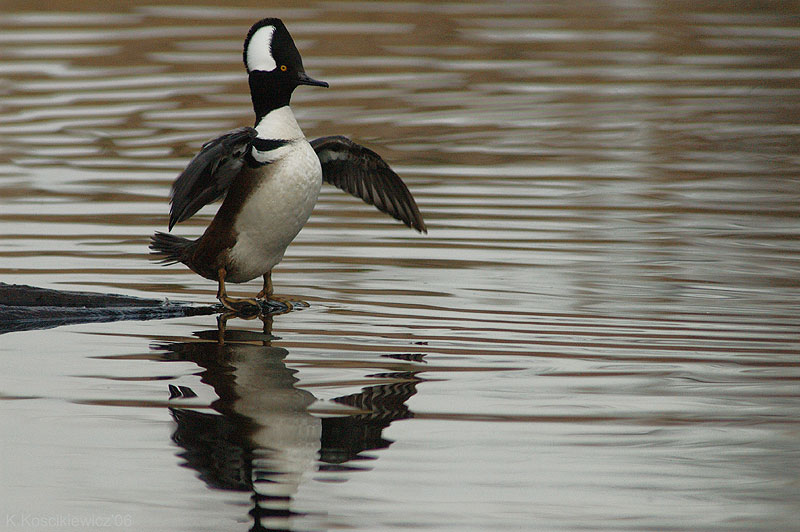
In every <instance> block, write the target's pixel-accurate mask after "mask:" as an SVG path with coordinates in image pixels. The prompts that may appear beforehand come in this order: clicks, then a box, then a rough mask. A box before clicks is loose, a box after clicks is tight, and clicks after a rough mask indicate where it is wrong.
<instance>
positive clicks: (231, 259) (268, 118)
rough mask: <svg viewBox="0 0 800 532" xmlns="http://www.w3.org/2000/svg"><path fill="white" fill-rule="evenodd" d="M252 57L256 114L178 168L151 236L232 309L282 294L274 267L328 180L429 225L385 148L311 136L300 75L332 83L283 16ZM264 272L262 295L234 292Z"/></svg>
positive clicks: (258, 30) (248, 64) (261, 31)
mask: <svg viewBox="0 0 800 532" xmlns="http://www.w3.org/2000/svg"><path fill="white" fill-rule="evenodd" d="M243 60H244V64H245V68H246V71H247V75H248V82H249V86H250V97H251V100H252V104H253V111H254V113H255V124H254V126H253V127H240V128H237V129H234V130H232V131H228V132H227V133H224V134H223V135H221V136H219V137H217V138H214V139H212V140H210V141H208V142H206V143H205V144H203V146H202V147H201V149H200V151H199V152H198V153H197V154H196V155H195V156H194V157H193V158H192V160H191V161H190V162H189V163H188V165H187V166H186V168H185V169H184V170H183V171H182V172H181V173H180V174H179V175H178V177H177V178H176V179H175V182H174V183H173V185H172V189H171V194H170V211H169V224H168V231H167V232H161V231H157V232H156V233H155V234H154V235H153V236H152V237H151V240H150V246H149V248H150V250H151V258H152V259H153V260H155V261H157V262H159V263H160V264H162V265H169V264H177V263H181V264H184V265H185V266H187V267H188V268H189V269H191V270H192V271H193V272H195V273H197V274H199V275H200V276H202V277H204V278H206V279H209V280H212V281H216V282H217V285H218V288H217V299H218V300H219V302H220V303H221V304H222V306H223V307H224V308H225V309H228V310H229V311H234V312H238V311H243V310H244V309H247V308H248V307H254V306H255V307H258V306H259V302H260V301H262V302H263V301H269V300H271V299H272V298H273V284H272V269H273V268H274V267H275V266H276V265H277V264H278V263H280V262H281V260H282V259H283V256H284V253H285V252H286V249H287V247H288V246H289V244H290V243H291V242H292V241H293V240H294V239H295V237H296V236H297V235H298V233H299V232H300V230H301V229H302V228H303V226H304V225H305V224H306V222H307V221H308V219H309V217H310V216H311V213H312V211H313V208H314V205H315V204H316V203H317V199H318V197H319V192H320V190H321V187H322V184H323V182H324V183H328V184H331V185H333V186H334V187H337V188H339V189H341V190H343V191H345V192H348V193H349V194H351V195H353V196H355V197H356V198H360V199H361V200H363V201H364V202H365V203H367V204H369V205H373V206H374V207H376V208H377V209H378V210H379V211H381V212H384V213H386V214H388V215H390V216H392V217H393V218H395V219H397V220H399V221H401V222H403V223H404V224H405V225H406V226H408V227H409V228H412V229H414V230H416V231H418V232H420V233H427V227H426V225H425V221H424V220H423V217H422V214H421V213H420V211H419V208H418V206H417V203H416V201H415V200H414V197H413V196H412V195H411V192H410V191H409V189H408V187H407V186H406V184H405V183H404V182H403V181H402V179H401V178H400V177H399V176H398V175H397V173H395V172H394V170H392V169H391V167H390V166H389V164H388V163H386V161H384V160H383V158H381V157H380V155H378V154H377V153H375V152H374V151H372V150H371V149H369V148H367V147H365V146H362V145H360V144H357V143H356V142H353V141H352V140H350V139H348V138H347V137H344V136H341V135H333V136H325V137H320V138H317V139H314V140H312V141H310V142H309V140H308V139H306V137H305V135H304V134H303V131H302V130H301V129H300V126H299V125H298V123H297V120H296V119H295V116H294V113H293V112H292V109H291V106H290V100H291V97H292V93H293V92H294V90H295V89H296V88H297V87H299V86H301V85H306V86H312V87H325V88H327V87H328V86H329V85H328V83H327V82H324V81H319V80H316V79H314V78H311V77H310V76H309V75H308V74H306V71H305V69H304V68H303V61H302V58H301V56H300V53H299V51H298V50H297V47H296V45H295V43H294V40H293V39H292V37H291V35H290V34H289V31H288V30H287V28H286V26H285V25H284V23H283V22H282V21H281V20H280V19H278V18H265V19H262V20H260V21H258V22H256V23H255V24H254V25H253V26H252V27H251V28H250V30H249V32H248V33H247V36H246V38H245V40H244V50H243ZM219 199H222V204H221V205H220V207H219V209H218V210H217V212H216V215H215V216H214V218H213V219H212V220H211V223H210V224H209V225H208V227H207V228H206V230H205V232H204V233H203V234H202V235H201V236H200V237H199V238H197V239H195V240H192V239H188V238H184V237H181V236H178V235H175V234H172V233H171V231H172V229H173V227H174V226H175V225H176V224H178V223H180V222H183V221H185V220H188V219H189V218H191V217H192V216H193V215H194V214H195V213H197V211H198V210H200V209H201V208H202V207H203V206H205V205H208V204H209V203H212V202H214V201H216V200H219ZM258 277H262V278H263V288H262V289H261V291H260V292H258V294H257V295H256V296H255V298H234V297H231V296H229V295H228V294H227V291H226V283H244V282H247V281H251V280H253V279H256V278H258Z"/></svg>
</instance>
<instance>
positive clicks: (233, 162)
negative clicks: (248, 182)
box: [169, 127, 257, 230]
mask: <svg viewBox="0 0 800 532" xmlns="http://www.w3.org/2000/svg"><path fill="white" fill-rule="evenodd" d="M256 135H257V132H256V130H255V129H253V128H252V127H241V128H238V129H234V130H233V131H229V132H227V133H225V134H224V135H222V136H220V137H217V138H215V139H213V140H210V141H208V142H206V143H205V144H203V147H202V148H201V149H200V152H199V153H198V154H197V155H195V156H194V158H193V159H192V160H191V161H190V162H189V164H188V165H187V166H186V169H185V170H184V171H183V172H181V174H180V175H179V176H178V178H177V179H176V180H175V183H174V184H173V185H172V195H171V199H170V203H171V204H172V205H171V206H170V210H169V229H170V230H171V229H172V228H173V227H174V226H175V224H176V223H179V222H182V221H184V220H187V219H189V218H191V217H192V216H193V215H194V214H195V213H196V212H197V211H199V210H200V209H201V208H202V207H203V206H205V205H208V204H209V203H211V202H212V201H214V200H217V199H219V198H221V197H222V196H224V195H225V193H226V192H227V191H228V188H229V187H230V185H231V181H233V178H234V177H236V175H237V174H238V173H239V171H241V169H242V165H243V164H244V157H245V154H246V153H247V148H248V147H250V145H251V144H252V142H253V139H254V138H255V137H256Z"/></svg>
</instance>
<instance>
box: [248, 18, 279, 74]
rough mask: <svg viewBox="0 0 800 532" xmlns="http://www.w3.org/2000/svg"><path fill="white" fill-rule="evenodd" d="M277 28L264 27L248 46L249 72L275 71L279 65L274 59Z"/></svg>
mask: <svg viewBox="0 0 800 532" xmlns="http://www.w3.org/2000/svg"><path fill="white" fill-rule="evenodd" d="M274 34H275V26H262V27H260V28H258V29H257V30H256V32H255V33H254V34H253V36H252V37H250V42H249V43H248V44H247V70H249V71H253V70H266V71H270V70H275V69H276V68H277V66H278V65H277V63H275V58H274V57H272V36H273V35H274Z"/></svg>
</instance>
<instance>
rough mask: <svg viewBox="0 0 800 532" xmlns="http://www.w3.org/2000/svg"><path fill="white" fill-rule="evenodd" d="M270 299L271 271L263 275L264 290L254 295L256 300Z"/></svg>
mask: <svg viewBox="0 0 800 532" xmlns="http://www.w3.org/2000/svg"><path fill="white" fill-rule="evenodd" d="M271 298H272V270H270V271H268V272H267V273H265V274H264V288H262V289H261V291H260V292H259V293H258V295H256V299H265V300H267V301H269V300H270V299H271Z"/></svg>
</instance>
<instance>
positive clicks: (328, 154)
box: [311, 136, 428, 233]
mask: <svg viewBox="0 0 800 532" xmlns="http://www.w3.org/2000/svg"><path fill="white" fill-rule="evenodd" d="M311 146H313V147H314V151H316V152H317V156H318V157H319V161H320V163H322V179H324V180H325V181H327V182H328V183H330V184H331V185H334V186H335V187H338V188H340V189H342V190H344V191H345V192H349V193H350V194H352V195H353V196H356V197H357V198H361V199H362V200H364V201H365V202H366V203H368V204H370V205H374V206H375V207H377V208H378V210H379V211H381V212H385V213H386V214H388V215H390V216H392V217H394V218H396V219H397V220H400V221H401V222H403V223H405V224H406V225H407V226H409V227H412V228H414V229H416V230H417V231H419V232H421V233H427V232H428V229H427V228H426V227H425V221H424V220H423V219H422V214H420V212H419V208H418V207H417V202H416V201H414V197H413V196H412V195H411V192H409V191H408V187H406V184H405V183H403V181H402V180H401V179H400V176H398V175H397V174H396V173H394V171H393V170H392V169H391V168H389V165H388V164H386V161H384V160H383V159H381V156H380V155H378V154H377V153H375V152H374V151H372V150H370V149H368V148H365V147H364V146H361V145H359V144H356V143H355V142H353V141H351V140H350V139H348V138H347V137H342V136H333V137H320V138H318V139H315V140H313V141H311Z"/></svg>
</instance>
